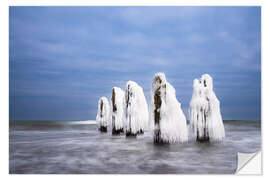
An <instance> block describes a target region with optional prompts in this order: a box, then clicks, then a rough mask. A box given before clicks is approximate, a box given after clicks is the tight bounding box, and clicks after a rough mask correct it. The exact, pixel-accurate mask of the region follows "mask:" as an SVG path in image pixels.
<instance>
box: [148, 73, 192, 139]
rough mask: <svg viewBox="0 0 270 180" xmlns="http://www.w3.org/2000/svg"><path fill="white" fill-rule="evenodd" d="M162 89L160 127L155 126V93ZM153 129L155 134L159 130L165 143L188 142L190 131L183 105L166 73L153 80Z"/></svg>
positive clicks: (158, 74)
mask: <svg viewBox="0 0 270 180" xmlns="http://www.w3.org/2000/svg"><path fill="white" fill-rule="evenodd" d="M156 77H158V78H159V79H161V82H157V81H155V78H156ZM158 88H160V89H159V90H160V97H161V107H160V108H159V110H158V111H159V112H160V125H154V123H155V122H154V118H155V117H154V115H155V113H154V110H155V104H154V95H155V91H156V90H157V89H158ZM150 121H151V123H150V124H151V127H152V129H153V133H154V132H155V131H156V130H157V129H158V128H159V129H160V133H161V139H162V141H164V142H169V143H175V142H186V141H187V140H188V129H187V124H186V117H185V115H184V113H183V111H182V109H181V104H180V102H179V101H178V100H177V98H176V95H175V89H174V87H173V86H172V85H171V84H170V83H168V82H167V81H166V77H165V74H164V73H156V74H155V75H154V78H153V83H152V91H151V120H150Z"/></svg>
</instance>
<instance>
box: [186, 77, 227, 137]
mask: <svg viewBox="0 0 270 180" xmlns="http://www.w3.org/2000/svg"><path fill="white" fill-rule="evenodd" d="M189 113H190V125H191V128H192V129H193V131H194V134H195V136H196V138H197V141H221V140H222V139H223V138H224V137H225V130H224V126H223V121H222V117H221V113H220V103H219V100H218V99H217V97H216V95H215V92H214V91H213V80H212V77H211V76H210V75H208V74H204V75H202V77H201V79H200V80H198V79H194V81H193V94H192V98H191V101H190V109H189Z"/></svg>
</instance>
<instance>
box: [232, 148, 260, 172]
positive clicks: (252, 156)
mask: <svg viewBox="0 0 270 180" xmlns="http://www.w3.org/2000/svg"><path fill="white" fill-rule="evenodd" d="M261 156H262V155H261V151H258V152H256V153H238V154H237V170H236V172H235V173H236V174H242V175H244V174H246V175H248V174H253V175H260V174H262V164H261V162H262V161H261Z"/></svg>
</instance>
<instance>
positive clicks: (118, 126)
mask: <svg viewBox="0 0 270 180" xmlns="http://www.w3.org/2000/svg"><path fill="white" fill-rule="evenodd" d="M124 97H125V93H124V91H123V90H122V89H121V88H119V87H113V88H112V99H111V100H112V105H111V107H112V122H111V125H112V134H113V135H117V134H120V133H123V132H124V117H123V115H124Z"/></svg>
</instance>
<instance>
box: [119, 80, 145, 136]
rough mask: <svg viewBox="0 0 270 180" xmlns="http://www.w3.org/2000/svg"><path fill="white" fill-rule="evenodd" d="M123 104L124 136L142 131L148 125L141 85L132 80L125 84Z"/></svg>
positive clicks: (134, 134)
mask: <svg viewBox="0 0 270 180" xmlns="http://www.w3.org/2000/svg"><path fill="white" fill-rule="evenodd" d="M124 106H125V107H124V116H125V124H126V136H136V135H137V134H142V133H144V131H145V130H146V129H147V127H148V116H149V115H148V106H147V102H146V99H145V96H144V93H143V89H142V87H140V86H139V85H138V84H137V83H136V82H134V81H128V82H127V84H126V90H125V105H124Z"/></svg>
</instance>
